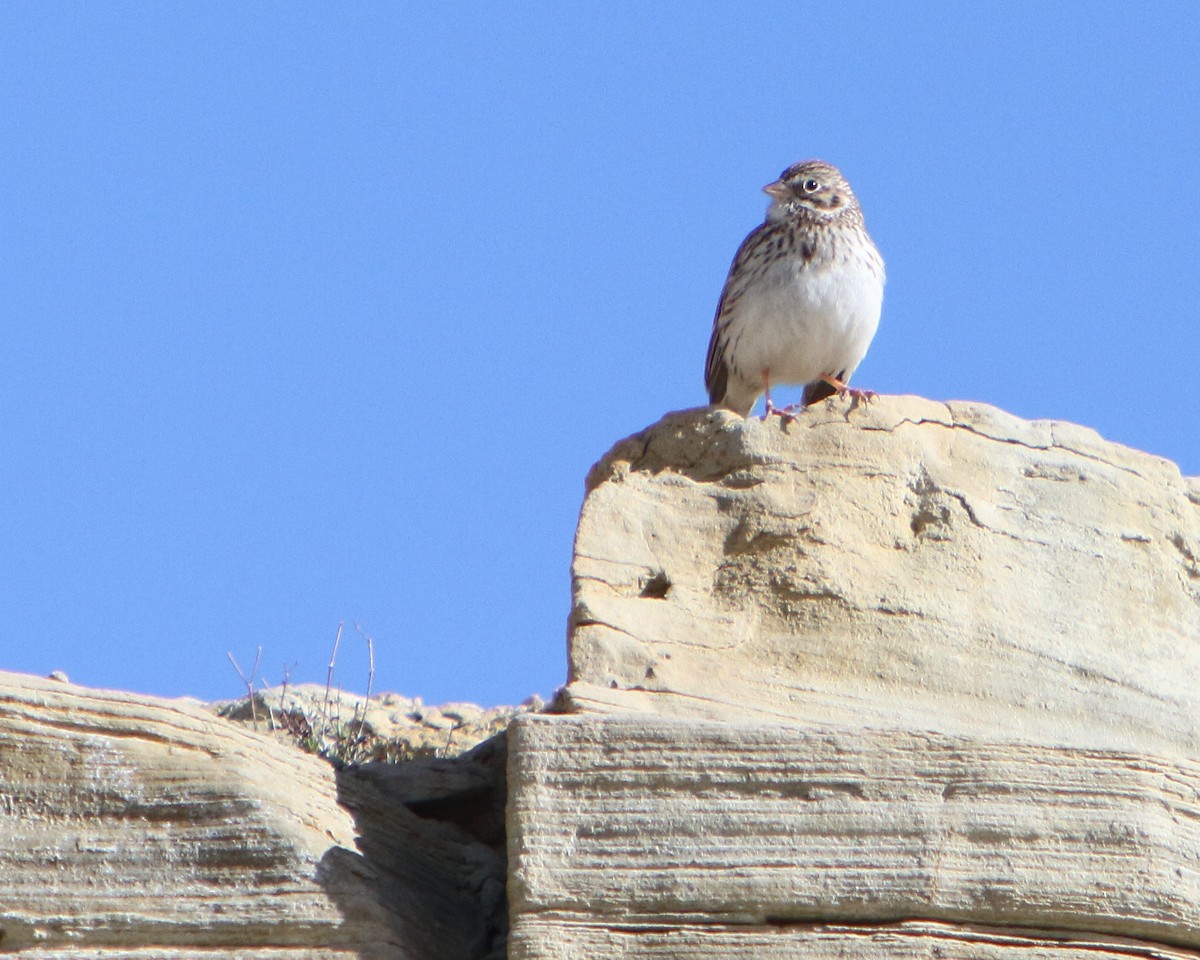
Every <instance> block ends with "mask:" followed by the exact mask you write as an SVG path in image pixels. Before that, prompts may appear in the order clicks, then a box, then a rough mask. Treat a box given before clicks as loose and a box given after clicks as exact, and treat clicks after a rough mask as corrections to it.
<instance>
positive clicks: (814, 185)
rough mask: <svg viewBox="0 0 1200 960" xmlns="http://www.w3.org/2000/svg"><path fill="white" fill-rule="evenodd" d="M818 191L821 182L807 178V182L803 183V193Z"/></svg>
mask: <svg viewBox="0 0 1200 960" xmlns="http://www.w3.org/2000/svg"><path fill="white" fill-rule="evenodd" d="M820 189H821V181H820V180H814V179H813V178H812V177H809V178H808V179H807V180H805V181H804V192H805V193H816V192H817V191H818V190H820Z"/></svg>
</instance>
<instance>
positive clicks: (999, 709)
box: [569, 397, 1200, 752]
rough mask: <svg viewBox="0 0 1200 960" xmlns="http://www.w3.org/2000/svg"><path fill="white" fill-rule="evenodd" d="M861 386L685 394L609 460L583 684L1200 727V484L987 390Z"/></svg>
mask: <svg viewBox="0 0 1200 960" xmlns="http://www.w3.org/2000/svg"><path fill="white" fill-rule="evenodd" d="M848 407H849V404H848V403H836V402H832V401H831V402H829V403H827V404H824V405H818V406H817V407H814V408H812V409H810V410H808V411H806V412H805V414H804V415H803V416H802V417H800V418H799V419H798V420H796V421H795V422H792V423H790V424H784V423H782V422H780V421H779V420H778V419H773V420H772V421H770V422H766V423H763V422H761V421H759V420H757V419H751V420H743V419H741V418H739V417H736V416H735V415H732V414H727V413H724V412H709V411H706V410H694V411H685V412H683V413H679V414H672V415H669V416H667V417H665V418H664V419H663V420H662V421H660V422H659V423H658V424H656V425H654V426H653V427H651V428H649V429H648V430H646V431H644V432H642V433H640V434H638V435H636V436H634V437H630V438H629V439H628V440H625V441H623V442H621V443H619V444H617V446H616V447H615V448H614V449H613V450H612V451H611V452H610V453H609V454H608V455H607V456H606V457H605V458H604V459H603V460H601V461H600V463H598V464H597V465H596V466H595V467H594V468H593V470H592V473H591V475H590V476H589V479H588V494H587V499H586V502H585V503H584V506H583V511H582V515H581V518H580V522H579V530H578V533H577V535H576V542H575V558H574V565H573V580H574V609H573V611H572V615H571V633H570V642H569V660H570V664H569V665H570V679H571V686H570V690H569V694H570V696H571V698H572V699H573V701H574V702H575V703H576V704H577V705H578V706H580V707H581V708H585V709H589V710H599V711H604V710H628V709H644V710H650V711H654V712H659V713H664V714H672V715H679V716H706V717H712V718H741V719H750V718H759V719H763V720H807V721H816V722H821V723H829V722H844V723H847V724H850V725H881V724H882V725H885V726H896V727H913V728H918V729H925V728H929V729H940V730H946V731H952V730H958V731H967V732H971V733H984V732H992V733H1003V734H1005V735H1012V734H1018V733H1021V734H1025V735H1027V736H1029V737H1031V738H1033V739H1035V740H1039V739H1044V740H1047V741H1048V742H1056V743H1076V744H1079V745H1108V746H1122V747H1134V746H1135V745H1141V746H1144V747H1147V748H1161V749H1164V750H1166V751H1168V752H1170V751H1172V750H1175V749H1177V748H1178V747H1179V746H1180V745H1181V744H1188V743H1191V744H1194V743H1197V742H1200V683H1198V682H1197V678H1198V677H1200V481H1197V480H1196V479H1192V480H1187V479H1185V478H1183V477H1181V476H1180V474H1179V470H1178V468H1177V467H1176V466H1175V465H1174V464H1172V463H1170V462H1168V461H1166V460H1162V459H1161V458H1158V457H1153V456H1150V455H1149V454H1145V453H1139V452H1138V451H1135V450H1130V449H1128V448H1126V447H1122V446H1119V445H1117V444H1114V443H1109V442H1107V441H1104V440H1102V439H1101V438H1100V437H1098V436H1097V435H1096V434H1095V433H1094V432H1093V431H1091V430H1088V429H1085V428H1083V427H1078V426H1074V425H1072V424H1066V423H1055V422H1049V421H1035V422H1028V421H1023V420H1018V419H1016V418H1015V417H1012V416H1009V415H1008V414H1005V413H1002V412H1001V411H999V410H996V409H994V408H991V407H986V406H982V405H979V404H966V403H950V404H942V403H934V402H932V401H929V400H922V399H919V398H915V397H881V398H879V399H878V400H876V401H875V402H874V403H871V404H870V405H868V406H865V407H861V406H860V407H859V408H858V409H855V410H854V411H853V413H848Z"/></svg>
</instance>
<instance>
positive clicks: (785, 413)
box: [762, 370, 796, 423]
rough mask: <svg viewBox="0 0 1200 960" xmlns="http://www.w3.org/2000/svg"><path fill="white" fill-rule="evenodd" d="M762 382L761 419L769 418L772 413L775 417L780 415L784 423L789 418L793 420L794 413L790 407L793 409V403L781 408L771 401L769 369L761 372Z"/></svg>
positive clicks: (794, 417)
mask: <svg viewBox="0 0 1200 960" xmlns="http://www.w3.org/2000/svg"><path fill="white" fill-rule="evenodd" d="M762 382H763V398H764V399H763V415H762V418H763V420H768V419H770V418H771V416H772V415H774V416H776V417H782V418H783V421H784V423H787V422H788V421H789V420H795V419H796V415H795V414H794V413H792V409H793V407H795V404H792V405H791V406H787V407H783V408H782V409H780V408H779V407H777V406H775V404H773V403H772V402H771V371H770V370H764V371H763V372H762Z"/></svg>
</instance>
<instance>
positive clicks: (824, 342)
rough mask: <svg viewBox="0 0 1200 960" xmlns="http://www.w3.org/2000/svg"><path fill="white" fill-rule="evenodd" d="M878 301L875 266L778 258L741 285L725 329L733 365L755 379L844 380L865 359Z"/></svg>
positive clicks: (880, 289) (879, 279)
mask: <svg viewBox="0 0 1200 960" xmlns="http://www.w3.org/2000/svg"><path fill="white" fill-rule="evenodd" d="M882 306H883V277H882V270H877V269H875V268H874V265H873V264H871V263H870V262H868V261H867V260H865V259H862V258H859V257H853V258H850V259H847V260H842V261H839V262H836V263H834V264H832V265H829V266H826V267H824V268H818V269H814V268H813V266H812V264H809V265H808V266H800V265H799V264H789V263H781V264H779V265H777V266H776V267H775V268H774V269H772V270H770V271H769V272H768V273H766V274H765V275H764V276H762V277H761V278H760V279H759V280H758V281H757V282H756V283H755V284H754V285H753V286H751V287H749V288H747V290H746V291H745V293H744V294H743V296H742V298H741V299H740V301H739V302H738V304H737V316H736V319H735V320H734V321H733V324H732V325H731V329H730V334H731V335H732V339H734V341H735V343H736V346H735V351H736V357H737V367H738V370H739V372H740V373H741V375H742V376H743V377H747V378H753V379H755V380H757V379H758V378H759V377H761V375H762V373H763V372H764V371H768V372H769V376H770V379H771V383H811V382H812V381H814V380H816V379H818V378H819V377H821V376H822V375H825V374H831V375H835V376H836V375H839V374H841V373H842V372H843V371H844V373H845V378H847V379H848V378H849V377H850V375H851V374H852V373H853V372H854V370H855V368H857V367H858V365H859V363H861V362H862V358H863V357H864V356H866V353H867V347H869V346H870V344H871V339H872V338H873V337H874V336H875V330H876V328H877V327H878V326H879V313H880V310H881V308H882Z"/></svg>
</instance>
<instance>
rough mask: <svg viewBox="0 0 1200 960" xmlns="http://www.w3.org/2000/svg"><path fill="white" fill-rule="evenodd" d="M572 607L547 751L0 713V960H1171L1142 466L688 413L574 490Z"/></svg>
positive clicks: (818, 413)
mask: <svg viewBox="0 0 1200 960" xmlns="http://www.w3.org/2000/svg"><path fill="white" fill-rule="evenodd" d="M573 579H574V602H573V608H572V611H571V617H570V636H569V655H568V659H569V681H570V682H569V684H568V685H567V687H566V688H565V689H564V690H563V691H561V692H560V695H559V697H558V698H557V699H556V703H555V707H554V709H555V711H556V712H555V713H553V714H548V713H544V712H534V709H533V708H535V707H537V706H538V705H537V704H529V705H527V707H526V708H524V709H507V708H505V709H501V710H498V711H491V712H484V711H479V712H476V710H475V709H474V708H468V707H466V706H463V705H455V706H446V707H443V708H440V709H439V708H426V707H424V706H423V705H421V704H420V703H419V702H416V701H410V700H406V699H404V698H399V697H395V696H385V697H383V698H374V699H371V700H366V699H362V698H354V697H350V696H348V695H339V696H338V697H337V698H336V699H331V697H330V695H329V694H327V693H326V692H325V691H324V689H323V688H298V689H297V688H293V689H289V690H283V689H279V690H274V691H270V692H268V693H266V694H264V695H262V696H260V697H258V698H256V699H254V700H253V701H250V702H242V703H231V704H225V705H223V706H221V707H220V708H219V710H220V713H221V716H217V715H216V714H215V713H214V712H213V711H212V710H210V709H209V708H205V707H204V706H203V705H201V704H199V703H196V702H192V701H164V700H156V699H153V698H147V697H138V696H134V695H131V694H123V693H109V692H104V691H95V690H84V689H82V688H79V687H74V686H72V685H70V684H68V683H65V682H60V681H55V680H40V679H33V678H29V677H18V676H14V675H12V674H0V954H3V953H10V954H13V955H14V956H18V957H22V958H26V960H29V958H36V960H83V958H85V957H86V958H92V960H115V958H118V957H120V958H150V957H154V958H159V957H172V958H194V960H200V958H210V960H211V958H215V957H229V956H236V957H247V958H255V957H261V958H263V960H265V958H268V957H270V958H287V960H300V958H331V960H332V958H341V957H346V958H348V957H363V958H379V960H393V958H395V960H399V958H408V960H485V958H487V960H499V958H501V957H502V956H504V955H505V951H506V949H507V955H508V956H510V957H512V958H513V960H551V958H553V960H575V958H578V960H585V958H586V960H608V958H618V957H620V958H647V960H650V958H656V960H663V958H676V957H696V958H710V957H711V958H718V957H719V958H731V957H732V958H746V960H749V958H751V957H753V958H754V960H771V958H776V957H778V958H783V957H795V956H805V957H812V958H817V960H822V958H828V960H858V958H862V960H868V958H870V960H874V958H878V957H881V956H886V957H898V958H909V957H911V958H924V960H928V958H932V957H961V958H968V957H969V958H986V960H1006V958H1007V960H1018V958H1039V960H1041V958H1046V960H1106V958H1107V960H1118V958H1122V960H1129V958H1131V957H1147V958H1150V957H1159V958H1163V957H1176V958H1179V960H1183V958H1191V960H1195V958H1196V957H1197V956H1200V481H1197V480H1195V479H1191V480H1189V479H1186V478H1183V477H1181V476H1180V475H1179V471H1178V470H1177V469H1176V468H1175V467H1174V466H1173V465H1172V464H1170V463H1167V462H1165V461H1163V460H1161V459H1158V458H1155V457H1151V456H1148V455H1146V454H1142V453H1138V452H1136V451H1133V450H1128V449H1126V448H1123V447H1120V446H1117V445H1116V444H1112V443H1107V442H1105V441H1104V440H1102V439H1100V438H1099V437H1098V436H1097V435H1096V434H1095V433H1093V432H1092V431H1090V430H1086V429H1084V428H1081V427H1076V426H1072V425H1070V424H1061V423H1048V422H1034V423H1029V422H1025V421H1021V420H1017V419H1015V418H1013V417H1010V416H1008V415H1006V414H1003V413H1001V412H999V411H997V410H994V409H991V408H988V407H984V406H980V405H973V404H938V403H932V402H929V401H925V400H919V399H916V398H903V397H886V398H881V399H879V400H877V401H876V402H874V403H871V404H870V405H867V406H861V405H860V406H858V407H855V406H853V405H852V404H850V403H849V402H842V401H839V400H832V401H829V402H827V403H825V404H822V405H819V406H818V407H816V408H813V409H810V410H809V411H806V412H805V414H804V415H803V416H802V417H800V418H798V419H796V420H794V421H791V422H783V421H780V420H772V421H770V422H766V423H763V422H760V421H757V420H742V419H741V418H738V417H736V416H733V415H731V414H728V413H724V412H720V411H716V412H713V411H706V410H695V411H685V412H681V413H677V414H672V415H669V416H667V417H665V418H664V419H663V420H662V421H661V422H660V423H658V424H656V425H654V426H653V427H651V428H649V429H648V430H646V431H644V432H642V433H641V434H638V435H637V436H634V437H631V438H629V439H628V440H625V441H623V442H621V443H619V444H618V445H617V446H616V447H615V448H614V449H613V450H612V452H610V453H609V454H608V456H606V457H605V458H604V459H603V460H601V461H600V463H598V464H597V465H596V467H595V468H594V469H593V471H592V473H591V475H590V476H589V478H588V487H587V498H586V501H585V503H584V506H583V511H582V514H581V518H580V524H579V530H578V534H577V538H576V547H575V558H574V563H573ZM225 718H229V719H225ZM504 724H508V731H507V734H506V735H500V736H496V737H492V738H491V739H488V740H485V741H484V742H483V743H481V744H479V745H478V746H477V747H475V748H474V749H473V750H471V751H470V752H468V753H466V754H465V755H463V756H461V757H457V758H451V757H447V756H444V754H446V753H447V752H452V751H454V750H457V749H461V748H462V747H464V746H465V743H466V741H468V740H471V739H475V738H479V737H484V736H486V735H487V734H488V733H489V732H491V731H493V730H495V729H497V728H498V727H499V726H502V725H504ZM251 727H252V728H255V729H250V728H251ZM259 731H265V732H259ZM298 743H299V744H302V745H304V746H305V747H307V748H308V749H310V750H312V749H315V750H320V751H322V752H324V753H325V754H326V756H327V757H328V758H332V762H329V761H328V760H326V759H319V758H317V757H315V756H312V755H310V754H306V753H304V752H302V751H300V750H299V749H297V746H296V744H298ZM389 743H390V745H389ZM413 758H416V759H413ZM380 759H387V760H390V761H395V760H399V759H404V760H405V761H406V762H400V763H396V762H389V763H381V762H363V763H359V762H358V761H378V760H380ZM347 761H350V762H347ZM506 884H507V907H508V909H507V911H506ZM510 925H511V927H510Z"/></svg>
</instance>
